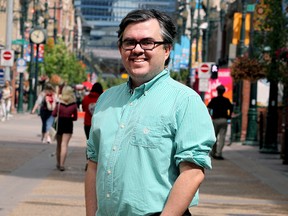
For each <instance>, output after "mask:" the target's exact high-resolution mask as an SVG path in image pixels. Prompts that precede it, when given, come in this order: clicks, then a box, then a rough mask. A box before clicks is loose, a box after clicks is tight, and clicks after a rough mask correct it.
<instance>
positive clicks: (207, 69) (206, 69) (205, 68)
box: [200, 64, 209, 73]
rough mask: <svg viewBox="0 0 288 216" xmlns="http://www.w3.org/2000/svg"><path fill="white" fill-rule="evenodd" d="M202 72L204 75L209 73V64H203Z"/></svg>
mask: <svg viewBox="0 0 288 216" xmlns="http://www.w3.org/2000/svg"><path fill="white" fill-rule="evenodd" d="M200 70H201V72H202V73H206V72H208V71H209V66H208V65H207V64H202V65H201V67H200Z"/></svg>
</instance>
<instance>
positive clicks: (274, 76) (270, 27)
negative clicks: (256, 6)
mask: <svg viewBox="0 0 288 216" xmlns="http://www.w3.org/2000/svg"><path fill="white" fill-rule="evenodd" d="M264 4H266V5H267V10H268V11H267V17H266V20H265V22H263V25H262V26H261V31H259V32H256V34H255V38H254V42H255V47H259V48H260V49H259V51H260V52H261V51H262V52H263V50H264V47H269V48H270V49H269V50H270V51H269V58H268V59H269V60H268V61H265V62H264V65H265V67H266V71H267V74H266V77H267V79H268V81H269V82H270V90H269V103H268V112H267V121H266V131H267V132H266V133H265V142H264V146H263V148H262V150H261V151H262V152H277V151H278V150H277V133H278V114H277V112H278V83H279V82H283V81H285V76H287V75H286V74H287V66H286V70H285V69H284V70H283V61H282V59H281V57H280V56H281V55H279V51H280V50H282V49H284V48H285V47H287V44H288V28H287V12H285V11H283V9H282V1H281V0H264ZM285 13H286V14H285ZM284 65H285V64H284ZM283 71H284V73H283ZM284 83H285V82H284ZM285 89H287V85H286V87H285Z"/></svg>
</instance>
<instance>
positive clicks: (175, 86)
mask: <svg viewBox="0 0 288 216" xmlns="http://www.w3.org/2000/svg"><path fill="white" fill-rule="evenodd" d="M167 82H168V84H169V85H170V88H171V89H172V90H173V91H178V92H180V93H181V95H189V96H199V95H198V93H197V92H196V91H194V90H193V89H192V88H190V87H189V86H187V85H185V84H183V83H181V82H179V81H177V80H174V79H173V78H171V77H170V79H168V80H167Z"/></svg>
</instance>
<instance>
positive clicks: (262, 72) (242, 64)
mask: <svg viewBox="0 0 288 216" xmlns="http://www.w3.org/2000/svg"><path fill="white" fill-rule="evenodd" d="M266 71H267V70H266V69H265V67H264V65H263V64H261V62H260V61H259V60H258V59H256V58H248V56H241V57H238V58H236V59H235V60H234V62H233V64H232V66H231V76H232V77H233V79H234V80H236V81H239V80H250V81H257V80H258V79H261V78H265V76H266Z"/></svg>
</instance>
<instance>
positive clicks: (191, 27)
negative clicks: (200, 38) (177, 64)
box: [188, 0, 196, 87]
mask: <svg viewBox="0 0 288 216" xmlns="http://www.w3.org/2000/svg"><path fill="white" fill-rule="evenodd" d="M189 6H190V51H189V63H188V72H189V77H190V85H191V86H190V87H192V86H193V85H192V82H191V77H192V76H193V74H192V68H193V65H192V64H193V61H192V57H193V49H192V48H193V23H194V11H195V6H196V2H195V1H194V0H191V2H190V5H189Z"/></svg>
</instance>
